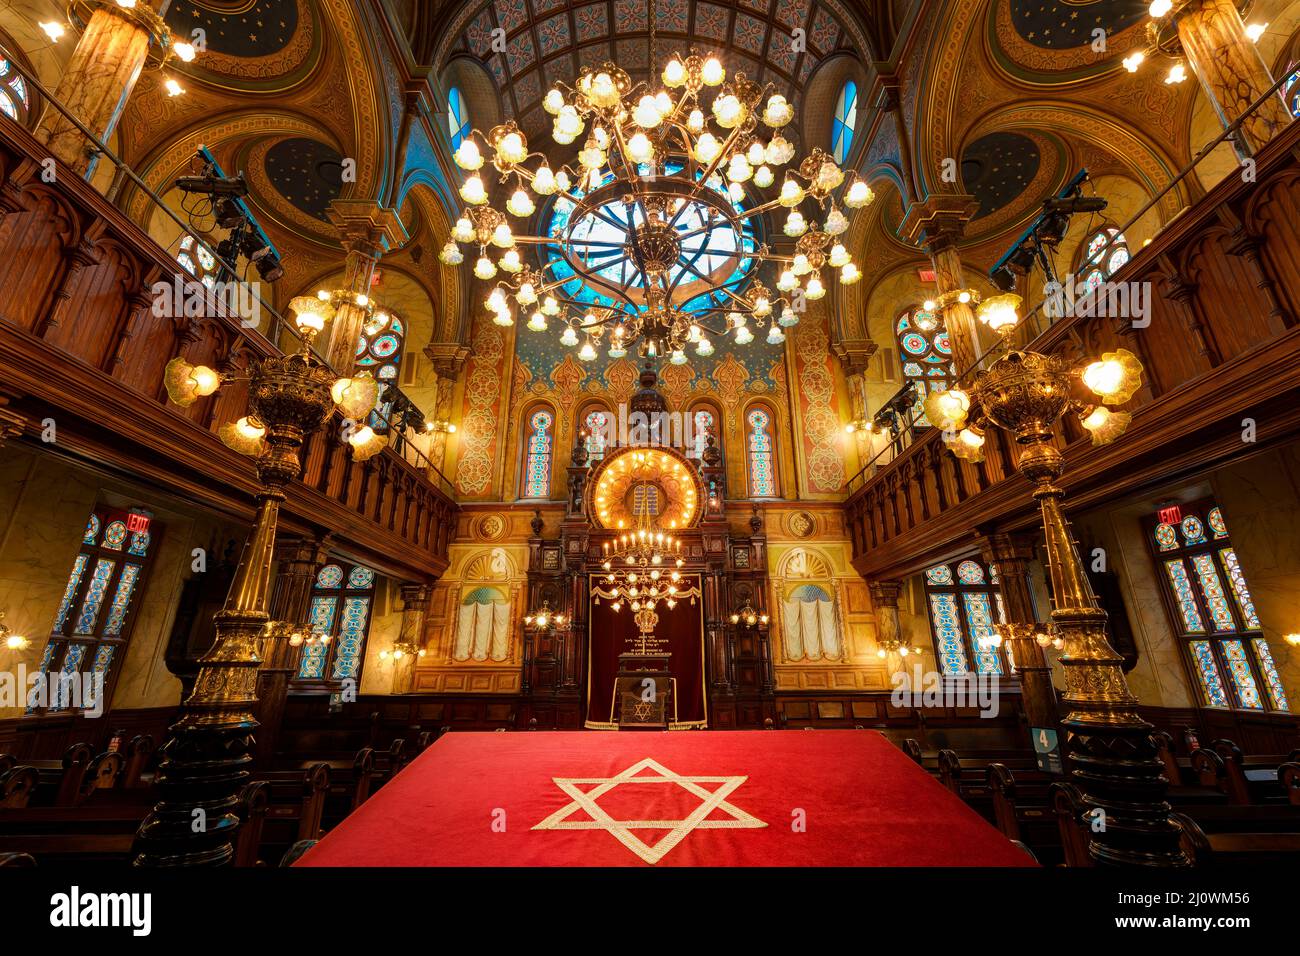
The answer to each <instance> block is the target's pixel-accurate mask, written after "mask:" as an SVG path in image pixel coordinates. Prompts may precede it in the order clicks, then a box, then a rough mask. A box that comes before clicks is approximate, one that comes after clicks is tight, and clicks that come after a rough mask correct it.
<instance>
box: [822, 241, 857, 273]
mask: <svg viewBox="0 0 1300 956" xmlns="http://www.w3.org/2000/svg"><path fill="white" fill-rule="evenodd" d="M826 261H827V262H829V263H830V264H831V267H832V268H835V269H839V268H840V267H842V266H846V265H848V264H849V262H851V261H852V257H851V256H850V255H849V250H847V249H845V248H844V246H843V245H842V244H841V243H838V242H837V243H835V245H833V246H832V247H831V253H830V256H829V257H828V258H827V260H826Z"/></svg>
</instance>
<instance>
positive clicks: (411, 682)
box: [393, 583, 429, 694]
mask: <svg viewBox="0 0 1300 956" xmlns="http://www.w3.org/2000/svg"><path fill="white" fill-rule="evenodd" d="M428 612H429V586H428V585H427V584H410V583H407V584H403V585H402V631H401V634H400V635H399V636H398V638H397V643H398V644H400V645H402V650H403V651H404V652H405V653H404V654H403V655H402V658H401V660H395V661H394V662H393V693H394V694H412V693H414V692H415V665H416V663H417V662H418V661H419V659H420V648H422V647H424V620H425V617H426V616H427V614H428Z"/></svg>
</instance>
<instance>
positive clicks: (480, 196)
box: [460, 175, 487, 206]
mask: <svg viewBox="0 0 1300 956" xmlns="http://www.w3.org/2000/svg"><path fill="white" fill-rule="evenodd" d="M460 198H461V199H463V200H465V201H466V202H467V203H469V204H470V205H471V206H481V205H483V204H484V203H485V202H487V190H486V189H484V188H483V180H481V179H479V178H478V176H477V175H475V176H471V177H470V178H469V179H467V180H465V182H463V183H462V184H461V187H460Z"/></svg>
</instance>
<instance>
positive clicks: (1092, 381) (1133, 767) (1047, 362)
mask: <svg viewBox="0 0 1300 956" xmlns="http://www.w3.org/2000/svg"><path fill="white" fill-rule="evenodd" d="M1019 304H1020V298H1019V296H1014V295H1007V296H997V297H995V298H993V299H988V300H986V301H985V302H984V303H983V306H982V308H981V310H980V319H981V321H984V322H985V323H986V324H987V325H989V326H990V327H991V328H993V329H995V330H996V331H998V332H999V333H1000V334H1001V335H1002V336H1003V337H1004V342H1006V344H1007V351H1006V353H1005V354H1004V355H1002V356H1001V357H1000V358H998V359H997V360H996V361H995V362H993V364H992V365H991V366H990V367H989V368H988V370H987V371H982V372H980V373H978V375H977V377H976V379H975V382H974V384H973V385H972V386H971V387H970V389H969V391H964V390H961V389H955V388H954V389H950V390H948V391H946V392H939V393H936V394H934V395H932V396H931V397H930V398H929V399H928V400H927V402H926V412H927V414H929V415H931V419H930V420H931V421H932V422H934V423H935V424H936V425H938V426H939V427H941V428H944V429H945V441H946V442H947V444H948V446H949V448H950V449H952V450H953V451H954V453H955V454H957V455H958V456H959V457H963V458H967V459H968V460H976V461H978V460H980V459H981V458H982V456H983V450H982V446H983V444H984V431H985V429H987V428H988V427H989V426H996V427H998V428H1002V429H1005V430H1006V431H1008V432H1010V433H1011V435H1012V436H1013V437H1014V439H1015V441H1016V444H1017V445H1019V446H1020V455H1019V459H1018V461H1017V467H1018V469H1019V471H1020V473H1021V474H1022V475H1024V476H1025V477H1026V478H1028V479H1029V480H1030V481H1031V482H1032V483H1033V485H1034V498H1035V499H1036V500H1037V501H1038V503H1039V507H1040V509H1041V511H1042V519H1043V528H1044V531H1045V532H1046V536H1047V561H1048V567H1049V572H1050V574H1051V580H1052V594H1053V604H1054V609H1053V611H1052V615H1051V617H1052V629H1053V630H1054V631H1055V633H1056V635H1057V636H1058V637H1059V638H1060V639H1061V640H1062V641H1063V643H1064V654H1063V655H1062V658H1061V662H1062V663H1063V664H1064V665H1065V673H1066V684H1067V691H1066V694H1065V700H1066V703H1067V704H1068V705H1069V706H1070V712H1069V714H1068V715H1067V716H1066V717H1065V719H1064V720H1063V721H1062V726H1063V727H1064V728H1065V730H1066V734H1067V740H1068V744H1069V755H1070V760H1071V764H1072V769H1071V776H1072V777H1073V779H1074V781H1075V783H1076V784H1077V785H1078V786H1079V788H1080V790H1081V791H1082V792H1083V795H1084V800H1085V801H1086V803H1087V804H1088V805H1089V806H1091V807H1097V808H1100V809H1101V810H1102V811H1104V814H1105V816H1104V821H1105V825H1104V827H1102V828H1098V829H1097V830H1096V831H1095V832H1093V834H1092V842H1091V844H1090V853H1091V855H1092V857H1093V859H1095V860H1097V861H1098V862H1099V863H1104V864H1112V865H1130V866H1131V865H1138V866H1185V865H1187V862H1188V861H1187V858H1186V857H1185V856H1184V855H1183V852H1182V850H1181V849H1180V848H1179V845H1178V837H1179V831H1178V829H1177V828H1176V827H1175V826H1174V825H1173V824H1172V823H1170V822H1169V804H1168V803H1166V802H1165V790H1166V787H1167V786H1168V781H1167V780H1166V779H1165V778H1164V776H1163V775H1162V766H1161V762H1160V760H1159V759H1158V757H1157V755H1156V749H1155V744H1154V742H1153V740H1152V737H1151V731H1152V729H1153V728H1152V726H1151V724H1149V723H1147V722H1146V721H1145V720H1143V719H1142V718H1141V717H1140V716H1138V713H1137V703H1138V701H1137V698H1135V697H1134V696H1133V695H1132V693H1130V691H1129V688H1128V683H1127V682H1126V681H1125V679H1124V672H1123V670H1122V669H1121V666H1120V665H1121V663H1122V659H1121V657H1120V656H1119V654H1117V653H1116V652H1115V650H1114V649H1113V648H1112V647H1111V646H1110V642H1109V641H1108V640H1107V639H1106V612H1105V611H1104V610H1102V608H1101V606H1100V605H1099V604H1098V602H1097V596H1096V595H1095V594H1094V593H1093V590H1092V587H1091V585H1090V584H1089V583H1088V579H1087V576H1086V575H1085V574H1084V569H1083V562H1082V561H1081V560H1080V558H1079V553H1078V550H1077V549H1076V547H1075V541H1074V538H1073V537H1072V535H1071V531H1070V525H1069V522H1068V521H1067V520H1066V519H1065V515H1064V513H1063V512H1062V509H1061V499H1062V497H1063V496H1064V492H1063V490H1062V489H1061V487H1060V485H1059V484H1058V482H1059V481H1060V478H1061V474H1062V472H1063V470H1064V466H1065V463H1064V459H1063V456H1062V455H1061V452H1060V450H1059V449H1058V448H1057V447H1056V446H1055V445H1054V444H1053V443H1052V439H1053V427H1054V425H1055V423H1056V421H1057V419H1059V418H1060V417H1061V416H1062V415H1063V414H1065V413H1066V412H1067V411H1074V412H1077V413H1079V414H1080V417H1081V418H1082V423H1083V425H1084V427H1085V428H1086V429H1088V431H1089V432H1091V434H1092V440H1093V443H1094V444H1098V445H1100V444H1106V443H1108V442H1111V441H1114V440H1115V439H1116V438H1118V437H1119V435H1120V434H1122V433H1123V431H1124V429H1125V428H1126V427H1127V425H1128V422H1129V418H1130V416H1129V415H1128V414H1127V413H1125V412H1114V411H1111V410H1110V409H1109V408H1108V406H1109V405H1118V404H1121V403H1123V402H1126V401H1128V399H1129V398H1130V397H1131V396H1132V394H1133V393H1134V392H1135V391H1136V390H1137V388H1138V387H1139V385H1140V384H1141V376H1142V366H1141V364H1140V363H1139V362H1138V361H1137V359H1136V358H1135V357H1134V356H1133V355H1132V354H1131V353H1129V352H1127V351H1125V350H1123V349H1121V350H1119V351H1117V352H1114V353H1108V354H1106V355H1103V356H1102V358H1101V360H1100V361H1095V362H1090V363H1087V364H1086V365H1082V366H1079V367H1070V366H1067V365H1066V364H1065V363H1063V362H1062V361H1061V360H1060V359H1058V358H1056V357H1054V356H1048V355H1042V354H1040V353H1038V352H1030V351H1022V350H1020V349H1016V348H1012V347H1011V346H1010V342H1009V338H1010V335H1011V333H1012V332H1013V331H1014V329H1015V326H1016V323H1017V322H1018V320H1019V316H1018V313H1017V311H1016V310H1017V308H1018V307H1019ZM1076 380H1080V381H1081V384H1082V385H1083V386H1085V387H1086V389H1087V390H1089V391H1091V392H1092V393H1094V394H1095V395H1097V396H1098V397H1099V398H1100V400H1101V404H1098V405H1096V406H1093V407H1089V406H1088V404H1087V403H1085V402H1083V401H1081V400H1079V399H1076V398H1074V397H1073V396H1072V392H1074V391H1075V390H1076V384H1075V383H1076ZM1098 819H1103V818H1102V817H1098Z"/></svg>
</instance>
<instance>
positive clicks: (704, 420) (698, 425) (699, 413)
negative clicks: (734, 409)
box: [686, 405, 722, 461]
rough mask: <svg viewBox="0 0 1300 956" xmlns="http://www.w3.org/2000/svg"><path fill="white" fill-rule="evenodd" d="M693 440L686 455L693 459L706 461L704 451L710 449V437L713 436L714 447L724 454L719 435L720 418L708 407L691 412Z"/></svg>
mask: <svg viewBox="0 0 1300 956" xmlns="http://www.w3.org/2000/svg"><path fill="white" fill-rule="evenodd" d="M690 425H691V436H690V438H691V440H690V442H689V443H688V444H687V447H686V453H687V454H688V455H689V456H690V457H692V458H698V459H700V460H701V461H703V460H704V449H705V448H706V447H708V444H709V436H710V435H712V436H713V447H714V448H716V449H717V450H718V454H722V436H721V435H719V434H718V416H717V414H716V413H715V412H714V411H713V409H712V408H710V407H708V406H707V405H699V406H696V408H695V410H694V411H692V412H691V419H690Z"/></svg>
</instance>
